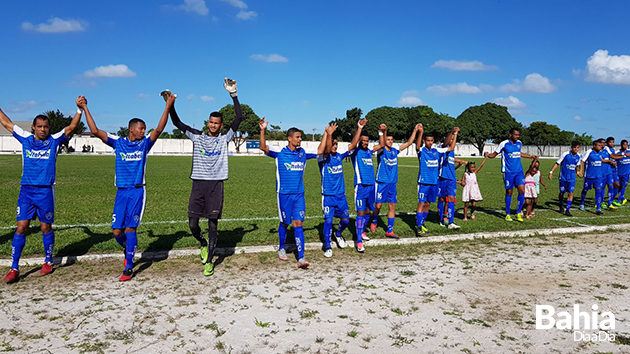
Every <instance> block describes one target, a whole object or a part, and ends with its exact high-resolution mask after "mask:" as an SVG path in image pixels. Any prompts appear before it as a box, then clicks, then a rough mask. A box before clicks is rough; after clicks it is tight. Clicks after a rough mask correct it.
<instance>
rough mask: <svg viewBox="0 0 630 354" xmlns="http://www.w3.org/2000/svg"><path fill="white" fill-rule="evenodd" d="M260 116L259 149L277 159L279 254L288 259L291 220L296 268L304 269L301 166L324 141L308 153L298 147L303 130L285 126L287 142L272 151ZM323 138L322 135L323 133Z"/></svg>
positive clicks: (304, 208) (305, 266) (321, 150)
mask: <svg viewBox="0 0 630 354" xmlns="http://www.w3.org/2000/svg"><path fill="white" fill-rule="evenodd" d="M268 123H269V122H266V121H265V118H264V117H263V118H262V119H261V120H260V150H262V151H263V152H264V153H265V155H267V156H269V157H273V158H274V159H276V192H278V216H279V218H280V224H279V225H278V239H279V243H280V246H279V247H278V258H280V259H281V260H283V261H286V260H287V251H286V249H285V245H284V243H285V240H286V238H287V227H289V223H291V222H292V223H293V231H294V232H295V235H294V236H295V246H296V247H297V251H298V265H297V266H298V268H302V269H307V268H308V267H309V263H308V262H307V261H306V259H305V258H304V229H303V228H302V222H303V221H304V214H305V212H306V201H305V200H304V168H305V167H306V160H308V159H314V158H317V155H321V154H322V153H324V144H321V143H320V144H319V149H318V151H317V153H315V154H313V153H308V152H306V151H305V150H304V149H302V148H301V147H300V145H301V144H302V131H300V130H299V129H298V128H290V129H289V130H287V140H288V145H287V146H285V147H284V148H282V150H280V151H273V150H271V149H270V148H269V146H267V141H266V139H265V130H266V129H267V124H268ZM322 139H323V137H322Z"/></svg>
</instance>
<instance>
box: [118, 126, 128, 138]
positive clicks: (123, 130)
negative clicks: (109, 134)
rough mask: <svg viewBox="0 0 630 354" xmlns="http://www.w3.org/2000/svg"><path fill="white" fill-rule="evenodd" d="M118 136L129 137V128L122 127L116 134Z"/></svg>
mask: <svg viewBox="0 0 630 354" xmlns="http://www.w3.org/2000/svg"><path fill="white" fill-rule="evenodd" d="M116 135H118V136H119V137H121V138H124V137H126V136H129V127H120V128H119V129H118V131H117V132H116Z"/></svg>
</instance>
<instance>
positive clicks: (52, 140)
mask: <svg viewBox="0 0 630 354" xmlns="http://www.w3.org/2000/svg"><path fill="white" fill-rule="evenodd" d="M13 136H14V137H15V138H16V139H17V140H18V141H19V142H20V144H22V181H21V182H20V184H21V185H23V186H52V185H54V184H55V174H56V165H57V152H58V151H59V145H61V144H63V143H65V142H66V141H68V138H67V137H66V134H65V129H64V130H62V131H60V132H59V133H56V134H52V135H49V136H48V138H47V139H46V140H37V139H35V136H34V135H33V134H31V133H28V132H25V131H24V130H23V129H22V128H20V127H18V126H17V125H14V126H13Z"/></svg>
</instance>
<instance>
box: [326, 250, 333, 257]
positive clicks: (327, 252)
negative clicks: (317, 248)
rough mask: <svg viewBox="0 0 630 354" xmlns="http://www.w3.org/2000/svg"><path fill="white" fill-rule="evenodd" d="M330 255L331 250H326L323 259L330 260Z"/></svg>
mask: <svg viewBox="0 0 630 354" xmlns="http://www.w3.org/2000/svg"><path fill="white" fill-rule="evenodd" d="M332 254H333V252H332V248H329V249H327V250H326V252H324V257H326V258H330V257H332Z"/></svg>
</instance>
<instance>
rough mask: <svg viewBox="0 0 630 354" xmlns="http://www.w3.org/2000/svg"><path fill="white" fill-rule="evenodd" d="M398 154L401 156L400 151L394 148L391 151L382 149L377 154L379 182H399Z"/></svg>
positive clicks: (377, 177) (377, 176)
mask: <svg viewBox="0 0 630 354" xmlns="http://www.w3.org/2000/svg"><path fill="white" fill-rule="evenodd" d="M398 154H400V151H398V149H395V148H393V147H392V148H391V149H390V150H389V151H388V150H387V148H382V149H381V150H380V151H379V152H378V153H376V161H378V167H377V168H376V181H377V182H381V183H396V182H398Z"/></svg>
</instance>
